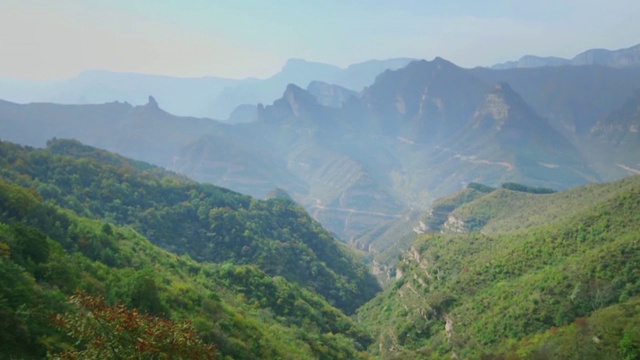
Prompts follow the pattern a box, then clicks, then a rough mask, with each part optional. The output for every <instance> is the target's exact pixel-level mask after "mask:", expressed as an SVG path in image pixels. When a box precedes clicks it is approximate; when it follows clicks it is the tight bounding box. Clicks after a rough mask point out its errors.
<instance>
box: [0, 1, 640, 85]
mask: <svg viewBox="0 0 640 360" xmlns="http://www.w3.org/2000/svg"><path fill="white" fill-rule="evenodd" d="M638 19H640V1H638V0H607V1H595V0H522V1H520V0H482V1H481V0H460V1H456V0H438V1H432V0H317V1H316V0H104V1H103V0H0V77H5V78H7V77H8V78H17V79H37V80H41V79H57V78H68V77H73V76H75V75H77V74H78V73H79V72H81V71H84V70H90V69H107V70H114V71H129V72H143V73H155V74H166V75H174V76H202V75H215V76H224V77H235V78H241V77H248V76H257V77H266V76H269V75H271V74H273V73H275V72H276V71H278V70H279V69H280V68H281V67H282V65H283V64H284V62H285V61H286V60H287V59H288V58H294V57H295V58H303V59H306V60H311V61H319V62H326V63H331V64H335V65H339V66H346V65H349V64H352V63H356V62H361V61H365V60H368V59H374V58H377V59H385V58H391V57H416V58H424V59H428V60H430V59H432V58H434V57H435V56H441V57H444V58H446V59H448V60H451V61H453V62H454V63H456V64H458V65H461V66H465V67H472V66H477V65H492V64H494V63H497V62H503V61H506V60H513V59H517V58H519V57H520V56H522V55H525V54H535V55H541V56H548V55H555V56H563V57H572V56H573V55H575V54H577V53H579V52H581V51H583V50H586V49H590V48H607V49H619V48H624V47H629V46H632V45H635V44H637V43H640V21H639V20H638Z"/></svg>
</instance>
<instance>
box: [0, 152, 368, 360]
mask: <svg viewBox="0 0 640 360" xmlns="http://www.w3.org/2000/svg"><path fill="white" fill-rule="evenodd" d="M0 169H1V170H0V172H1V177H0V318H2V322H0V358H9V359H12V358H16V359H22V358H44V357H46V356H47V355H48V356H50V357H53V358H56V357H62V358H74V356H75V357H76V358H86V356H93V355H95V354H96V353H97V352H100V351H102V350H101V349H103V348H102V347H101V345H103V344H104V343H103V342H100V341H107V340H109V341H111V340H113V341H114V343H113V344H114V346H115V345H118V346H120V345H122V350H117V351H118V352H119V353H120V352H121V351H122V352H121V354H128V351H130V350H131V349H132V348H131V342H130V341H129V340H130V337H127V336H125V335H126V334H121V335H122V336H123V337H122V338H121V337H113V336H112V337H109V336H108V334H109V333H112V332H108V333H100V332H99V331H98V329H96V327H95V326H96V323H95V322H94V321H93V320H96V319H97V318H96V313H95V311H98V310H96V309H102V310H105V311H106V312H107V314H112V315H113V314H120V315H122V316H124V317H125V318H127V319H133V320H135V322H134V324H137V325H136V326H133V327H132V328H131V329H130V330H131V331H132V333H131V334H133V333H135V332H136V331H139V330H140V329H150V330H149V331H157V332H159V333H163V334H168V336H169V335H170V334H173V333H175V331H177V330H176V329H182V330H184V331H186V333H185V332H183V331H182V330H180V333H181V334H182V335H181V336H186V338H184V337H183V338H176V339H175V344H174V345H175V346H176V347H177V348H178V351H179V352H180V353H181V354H188V353H189V352H190V351H194V352H196V353H199V352H201V351H204V350H206V349H211V347H209V345H212V346H214V347H215V350H216V352H217V353H218V356H219V357H220V358H225V359H227V358H228V359H255V358H282V359H312V358H321V359H338V358H344V359H351V358H366V357H367V356H366V354H364V353H363V352H362V351H363V349H365V348H366V347H367V346H369V345H370V343H371V339H370V337H369V336H368V335H367V333H366V332H364V331H363V330H362V329H361V328H360V327H359V326H357V325H356V324H355V323H354V321H353V320H352V319H350V318H349V317H347V316H346V315H344V313H343V312H342V311H341V310H339V309H338V308H336V307H334V306H333V305H331V303H330V302H333V303H334V304H336V305H344V306H343V308H344V309H345V310H350V309H355V307H357V306H358V304H359V303H362V302H364V301H365V300H366V299H367V298H366V297H367V296H368V297H370V296H372V295H373V293H374V292H375V291H376V289H377V285H376V283H375V281H374V280H373V278H372V277H371V276H370V275H368V274H367V272H366V271H365V267H364V265H362V264H361V263H360V262H358V261H356V260H355V258H354V255H352V254H351V253H350V252H348V251H347V250H346V249H345V248H344V247H343V246H342V245H340V244H339V243H337V242H336V241H334V240H333V239H332V238H331V237H330V236H329V235H328V234H327V233H326V232H324V230H322V228H321V227H320V226H319V225H318V224H317V223H315V222H314V221H312V220H311V219H310V218H309V217H308V215H306V214H305V213H304V212H303V211H302V210H300V208H299V207H297V206H296V205H295V204H293V203H291V202H290V201H287V200H283V199H274V200H270V201H256V200H254V199H251V198H248V197H246V196H242V195H239V194H236V193H233V192H230V191H227V190H224V189H220V188H216V187H213V186H206V185H200V184H197V183H194V182H191V181H189V180H187V179H184V178H181V177H180V176H177V175H175V174H172V173H168V172H166V171H163V170H160V169H158V168H155V167H151V166H149V165H146V164H142V163H136V162H132V161H129V160H127V159H124V158H121V157H118V156H114V155H112V154H109V153H106V152H103V151H98V150H96V149H93V148H89V147H85V146H82V145H81V144H78V143H76V142H72V141H60V140H58V141H54V142H52V143H50V144H49V148H48V149H46V150H37V149H32V148H24V147H20V146H16V145H13V144H10V143H0ZM201 214H202V215H201ZM200 215H201V217H200ZM171 224H174V225H176V226H175V227H171V226H170V225H171ZM246 232H252V233H253V234H247V233H246ZM147 238H150V239H152V240H153V242H156V243H158V244H161V245H163V246H166V247H167V248H171V249H172V250H174V251H178V252H180V253H181V254H175V253H171V252H169V251H167V250H164V249H161V248H159V247H158V246H156V245H154V244H152V242H150V241H149V240H148V239H147ZM236 241H237V242H238V243H236ZM247 248H248V249H247ZM214 250H215V251H214ZM216 256H218V257H216ZM293 259H295V261H296V262H295V263H294V264H290V263H289V262H292V261H293ZM205 260H216V261H218V262H217V263H212V262H208V261H205ZM231 261H233V263H232V262H231ZM303 262H304V263H303ZM294 270H295V271H294ZM363 284H365V285H367V286H370V285H371V284H373V285H371V287H370V288H368V287H366V286H363ZM77 291H81V292H82V294H88V295H87V296H89V298H88V299H89V300H91V299H104V303H102V300H100V301H97V302H94V301H93V300H91V301H89V305H91V304H93V305H91V306H88V305H87V303H86V302H84V300H82V297H78V293H77ZM74 294H76V295H74ZM322 294H325V295H324V296H322ZM352 294H353V295H354V296H353V297H351V295H352ZM74 296H75V297H74ZM69 301H71V303H70V302H69ZM83 304H84V305H83ZM94 305H95V306H94ZM133 309H136V310H133ZM87 311H91V312H94V315H93V317H91V318H89V317H87V316H86V312H87ZM56 314H57V315H56ZM54 315H56V316H54ZM56 319H57V320H56ZM92 319H93V320H92ZM116 319H118V318H117V317H116ZM73 324H76V325H78V324H85V325H83V326H86V327H82V326H75V328H76V330H77V331H69V329H71V328H72V327H74V325H73ZM138 325H139V326H138ZM114 326H117V321H116V322H115V323H114ZM103 330H104V329H103ZM190 331H193V333H192V334H191V333H190ZM87 334H93V335H91V336H94V337H93V338H91V339H90V338H87V337H85V335H87ZM163 338H164V337H163ZM77 339H82V341H79V342H78V341H77ZM127 339H129V340H127ZM141 339H142V340H141V344H137V343H136V345H135V347H136V348H137V350H136V351H138V352H137V353H136V354H137V355H136V356H139V357H140V358H155V357H156V356H160V355H158V354H170V352H168V351H169V350H168V349H167V348H166V347H165V345H167V344H166V343H163V342H162V341H160V340H159V339H158V338H155V337H153V336H150V337H141ZM165 340H166V339H165ZM96 341H97V342H96ZM194 344H196V345H194ZM197 344H201V345H202V346H200V345H197ZM138 345H140V346H139V348H138ZM191 346H194V347H191ZM114 348H115V347H114ZM110 351H113V350H110ZM145 351H147V352H146V353H145ZM171 351H173V350H171ZM92 354H93V355H92ZM100 354H103V353H100ZM145 354H146V355H145ZM149 354H151V355H149ZM147 355H148V356H149V357H145V356H147ZM127 356H129V355H127ZM105 358H108V355H105ZM121 358H127V357H126V356H125V355H122V357H121Z"/></svg>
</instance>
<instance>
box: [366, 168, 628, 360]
mask: <svg viewBox="0 0 640 360" xmlns="http://www.w3.org/2000/svg"><path fill="white" fill-rule="evenodd" d="M594 189H596V190H597V191H596V193H597V194H598V195H597V196H594V195H593V194H592V191H593V190H594ZM513 194H520V195H517V196H514V197H512V195H513ZM570 194H571V195H570V196H572V197H576V198H581V199H582V201H585V202H587V203H585V204H582V206H579V207H576V210H577V211H575V212H572V213H571V214H565V215H564V216H559V217H557V218H556V219H547V221H546V223H544V224H536V225H530V226H528V227H526V228H523V229H521V230H510V231H496V232H493V233H486V234H483V233H479V232H471V233H466V234H458V235H454V234H425V235H422V236H420V237H419V238H418V239H417V240H416V241H415V242H414V244H413V246H412V249H411V250H410V251H409V252H407V254H405V256H404V257H403V260H402V261H401V262H400V263H399V265H398V272H399V273H400V274H402V277H401V278H400V279H399V280H398V281H397V282H396V283H395V284H393V285H392V286H390V287H389V288H388V289H387V290H385V291H384V292H383V293H382V294H380V295H379V296H378V297H376V298H375V299H374V300H372V301H371V302H369V303H367V304H366V305H364V306H363V307H362V308H361V309H360V310H359V312H358V319H359V320H360V321H361V323H362V324H364V325H365V326H366V327H367V328H368V329H369V330H370V331H371V332H372V334H373V335H374V337H375V338H376V339H378V342H377V343H376V344H374V345H373V346H372V347H371V350H372V352H374V353H375V354H378V355H380V356H381V357H383V358H396V357H397V358H425V357H426V358H429V357H432V358H450V357H451V355H452V354H456V355H457V356H458V357H460V358H481V357H482V356H487V358H497V357H498V355H499V354H502V355H504V356H507V355H509V356H512V357H509V358H548V357H545V356H546V355H544V354H556V355H557V357H554V356H552V357H551V358H572V357H570V356H569V355H570V354H574V353H572V351H573V350H575V349H576V348H577V347H579V348H581V349H584V351H585V352H587V353H589V354H590V355H589V356H592V358H612V359H615V358H633V357H626V356H628V355H624V356H623V354H637V353H638V351H639V350H640V343H638V341H637V339H638V334H637V331H635V329H637V328H640V323H639V322H638V320H639V318H638V316H637V314H638V307H637V304H638V301H640V300H639V296H640V237H639V234H640V177H632V178H628V179H625V180H623V181H620V182H617V183H612V184H606V185H598V186H587V187H583V188H580V189H575V190H572V192H571V193H570ZM566 196H569V195H567V194H564V195H563V194H562V193H559V194H552V195H533V194H525V193H516V192H513V191H510V190H497V191H494V192H492V193H490V194H488V195H485V196H484V197H482V198H479V199H476V200H475V201H479V200H482V199H485V204H487V202H486V198H490V199H492V200H493V201H492V203H493V204H496V205H497V206H494V207H493V208H492V207H490V206H488V205H487V206H486V207H475V208H474V209H480V210H484V209H486V210H493V212H489V213H486V214H489V216H487V221H491V216H498V215H499V214H502V211H504V212H505V213H506V212H507V210H506V209H508V208H510V209H511V213H512V215H511V216H512V217H511V218H512V219H517V218H518V215H517V214H515V212H517V209H518V206H519V205H518V204H520V201H522V200H521V199H526V200H527V201H528V202H529V204H530V203H531V202H535V201H540V202H544V201H545V200H544V199H546V201H550V202H551V204H550V205H548V206H553V205H552V204H554V203H556V202H560V201H561V200H560V199H562V198H563V197H566ZM538 197H541V198H540V199H543V200H532V199H533V198H538ZM513 199H515V200H514V201H513V202H511V200H513ZM475 201H474V202H475ZM574 201H577V200H574ZM474 202H470V203H468V204H467V205H464V206H469V209H470V208H471V207H470V205H471V204H473V203H474ZM514 204H515V205H518V206H511V205H514ZM543 208H544V207H543ZM514 209H515V210H514ZM469 214H472V213H469ZM623 314H628V315H623ZM618 316H620V317H621V318H620V319H618V320H616V321H617V323H615V322H614V323H613V324H608V323H610V322H612V321H613V319H617V317H618ZM581 319H585V320H581ZM605 319H607V320H605ZM585 324H586V325H585ZM550 329H555V330H553V331H554V332H555V334H560V335H558V336H555V335H554V336H551V335H544V334H546V333H547V332H548V331H550ZM556 331H557V332H556ZM545 336H546V337H545ZM594 336H595V337H596V338H597V339H599V340H593V337H594ZM527 339H529V340H531V339H535V341H536V342H535V344H534V345H532V344H531V343H530V342H529V340H527ZM587 339H588V340H589V341H590V343H584V342H586V340H587ZM531 341H533V340H531ZM594 341H595V343H594ZM598 341H600V342H598ZM620 344H622V345H620ZM591 348H593V350H589V349H591ZM572 349H573V350H572ZM581 351H582V350H581ZM547 352H548V353H547ZM491 354H493V355H491ZM604 355H606V356H604ZM536 356H538V357H536ZM571 356H574V355H571ZM634 356H635V355H634ZM588 358H591V357H588Z"/></svg>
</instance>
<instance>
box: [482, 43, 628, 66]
mask: <svg viewBox="0 0 640 360" xmlns="http://www.w3.org/2000/svg"><path fill="white" fill-rule="evenodd" d="M563 65H576V66H577V65H602V66H609V67H618V68H623V67H640V44H638V45H634V46H631V47H628V48H624V49H618V50H606V49H590V50H586V51H583V52H581V53H580V54H578V55H576V56H575V57H574V58H573V59H571V60H569V59H564V58H559V57H554V56H548V57H540V56H535V55H525V56H523V57H521V58H520V60H518V61H507V62H504V63H501V64H496V65H493V66H491V68H492V69H498V70H504V69H513V68H535V67H545V66H563Z"/></svg>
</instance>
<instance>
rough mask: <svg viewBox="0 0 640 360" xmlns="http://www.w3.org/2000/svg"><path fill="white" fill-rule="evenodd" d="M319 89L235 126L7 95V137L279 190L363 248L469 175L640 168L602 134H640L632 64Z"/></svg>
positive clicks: (512, 177)
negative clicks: (70, 145) (58, 140)
mask: <svg viewBox="0 0 640 360" xmlns="http://www.w3.org/2000/svg"><path fill="white" fill-rule="evenodd" d="M301 65H304V64H302V63H299V64H296V65H295V66H301ZM321 67H322V68H323V69H325V70H327V71H332V70H331V68H330V67H329V68H327V67H324V66H321ZM323 71H324V70H323ZM312 85H313V86H309V87H308V89H307V90H305V89H304V88H303V87H302V86H299V85H296V84H288V85H287V86H285V87H283V88H281V89H280V95H279V99H277V100H275V101H273V102H272V103H271V104H270V105H269V104H267V105H263V104H253V105H249V106H247V107H245V108H243V110H242V111H243V113H240V112H238V113H237V119H238V121H237V122H238V123H237V124H233V125H232V124H225V123H221V122H217V121H213V120H209V119H198V118H189V117H177V116H173V115H171V114H169V113H167V112H165V111H163V110H162V109H163V103H162V102H161V101H157V102H156V101H151V100H152V99H150V101H149V103H148V104H147V105H145V106H132V105H129V104H123V103H111V104H104V105H82V106H78V105H54V104H28V105H18V104H12V103H0V131H1V132H2V137H3V139H6V140H10V141H15V142H19V143H23V144H29V145H35V146H43V144H44V143H45V142H46V140H47V139H49V138H51V137H74V138H77V139H79V140H81V141H84V142H85V143H87V144H90V145H92V146H98V147H103V148H106V149H109V150H111V151H117V152H120V153H122V154H124V155H127V156H130V157H133V158H137V159H142V160H145V161H149V162H152V163H154V164H158V165H161V166H165V167H168V168H169V169H172V170H174V171H179V172H181V173H184V174H187V175H189V176H191V177H193V178H195V179H197V180H200V181H206V182H210V183H213V184H216V185H220V186H224V187H228V188H230V189H233V190H235V191H240V192H243V193H247V194H250V195H253V196H256V197H260V198H263V197H265V196H266V195H267V194H269V193H270V192H271V191H272V190H273V189H275V188H281V189H283V190H285V191H286V192H287V193H288V194H289V195H290V196H291V197H292V198H293V199H294V200H295V201H296V202H298V203H300V204H301V205H303V206H304V207H305V209H306V210H307V211H309V213H311V214H312V215H313V216H314V218H315V219H317V220H319V221H320V222H321V223H322V224H323V225H324V226H326V227H327V228H328V229H330V230H331V231H333V232H334V233H335V234H336V235H337V236H338V237H339V238H341V239H342V240H343V241H346V242H350V243H353V244H355V245H357V246H362V248H363V249H368V248H369V244H374V243H380V244H382V243H385V242H384V241H383V242H377V241H376V240H375V239H372V237H371V236H370V235H366V237H367V240H363V241H360V240H359V237H360V236H364V235H363V234H365V233H367V232H369V231H370V230H371V229H372V228H374V227H378V226H379V225H381V224H382V223H386V222H388V221H392V222H394V221H396V220H398V219H404V218H405V216H404V214H406V213H408V212H410V211H411V210H420V209H426V208H427V207H428V206H429V205H430V204H431V202H432V201H433V200H435V199H436V198H438V197H442V196H446V195H448V194H451V193H453V192H455V191H458V190H460V189H461V188H464V187H465V186H466V185H467V184H469V183H471V182H480V183H485V184H488V185H492V186H496V185H497V184H501V183H506V182H516V183H522V184H526V185H529V186H534V187H545V188H552V189H556V190H561V189H566V188H569V187H573V186H577V185H582V184H585V183H589V182H594V181H604V180H615V179H619V178H621V177H624V176H627V175H629V174H631V173H634V172H635V171H640V166H638V164H639V163H640V158H638V155H637V154H638V153H637V152H636V151H630V149H631V150H633V149H636V148H637V147H636V146H637V145H636V143H637V142H638V141H640V140H637V138H636V137H634V136H628V137H626V138H625V139H627V140H625V141H626V142H625V144H627V143H628V145H624V146H617V145H615V141H616V140H615V139H616V137H618V136H619V134H618V133H615V132H604V133H602V132H592V129H609V128H611V127H612V128H615V127H616V126H618V125H616V124H619V123H621V122H625V121H628V122H629V125H626V128H628V129H635V128H634V127H633V124H635V123H634V122H633V120H632V119H633V117H632V116H633V111H632V110H633V109H634V106H635V105H634V104H635V103H634V102H633V101H634V100H633V99H634V98H633V94H634V91H635V89H637V88H640V71H638V70H636V69H633V68H609V67H602V66H593V65H586V66H576V67H573V66H569V67H566V66H565V67H543V68H530V69H508V70H492V69H487V68H476V69H464V68H461V67H459V66H457V65H455V64H453V63H451V62H449V61H447V60H445V59H441V58H436V59H434V60H432V61H425V60H422V61H414V62H411V63H409V64H408V65H407V66H405V67H403V68H400V69H396V70H386V71H384V72H382V73H381V74H379V75H378V76H377V77H376V79H375V81H374V82H373V83H372V84H371V85H369V86H367V87H365V88H364V89H363V91H362V92H361V93H359V94H358V96H353V93H352V92H349V91H347V90H345V89H344V88H343V87H338V86H337V85H335V83H334V84H333V85H332V84H330V83H319V82H316V83H312ZM314 86H316V88H314ZM314 92H315V94H314ZM628 99H631V100H628ZM627 100H628V101H630V102H629V103H628V105H625V101H627ZM156 103H157V105H156ZM627 116H630V117H631V118H630V120H624V119H626V117H627ZM623 118H624V119H623ZM247 120H248V121H247ZM632 134H635V133H632ZM611 159H616V161H615V162H614V163H612V162H611ZM391 228H395V226H392V227H391ZM398 228H402V229H406V228H409V229H410V228H411V227H410V226H409V227H407V226H398ZM403 231H404V230H403ZM380 233H381V234H382V233H383V232H380Z"/></svg>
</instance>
